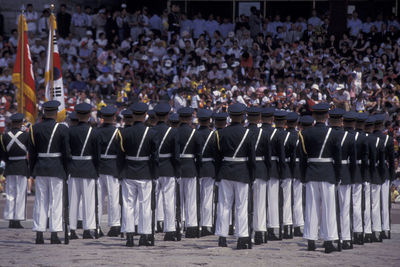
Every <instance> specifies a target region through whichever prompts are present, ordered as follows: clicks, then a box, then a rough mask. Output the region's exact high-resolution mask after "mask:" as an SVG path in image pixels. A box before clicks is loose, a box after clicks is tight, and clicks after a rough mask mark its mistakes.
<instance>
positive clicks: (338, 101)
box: [332, 84, 350, 111]
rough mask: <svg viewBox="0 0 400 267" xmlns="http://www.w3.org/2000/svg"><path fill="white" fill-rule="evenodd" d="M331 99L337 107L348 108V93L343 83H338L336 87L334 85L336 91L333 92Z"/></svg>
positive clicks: (347, 109)
mask: <svg viewBox="0 0 400 267" xmlns="http://www.w3.org/2000/svg"><path fill="white" fill-rule="evenodd" d="M332 100H333V103H335V105H336V107H337V108H341V109H344V110H346V111H349V110H350V93H349V92H348V91H347V90H345V87H344V85H343V84H339V85H338V87H336V92H335V93H334V95H333V99H332Z"/></svg>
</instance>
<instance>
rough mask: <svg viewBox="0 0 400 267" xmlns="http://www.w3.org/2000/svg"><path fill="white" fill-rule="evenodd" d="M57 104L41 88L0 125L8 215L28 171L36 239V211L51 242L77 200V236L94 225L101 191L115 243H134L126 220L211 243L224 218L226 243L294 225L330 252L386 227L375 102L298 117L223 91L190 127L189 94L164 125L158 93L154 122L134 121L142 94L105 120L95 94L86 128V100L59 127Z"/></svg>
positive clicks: (18, 205)
mask: <svg viewBox="0 0 400 267" xmlns="http://www.w3.org/2000/svg"><path fill="white" fill-rule="evenodd" d="M58 106H59V103H58V102H57V101H49V102H46V103H45V104H44V105H43V108H44V118H43V120H42V121H41V122H39V123H37V124H35V125H33V126H31V127H30V129H29V132H22V131H21V130H20V127H21V124H22V121H23V115H22V114H15V115H13V116H12V117H11V120H12V129H11V130H10V131H8V132H7V133H6V134H4V135H3V136H2V137H1V150H2V159H3V160H5V161H6V169H5V176H6V177H7V206H6V209H5V219H7V220H10V227H13V228H18V227H20V223H19V221H20V220H24V219H25V198H26V195H25V192H26V177H28V176H29V175H31V176H32V177H34V178H35V181H36V182H35V186H36V196H35V203H34V212H33V230H34V231H36V233H37V235H36V243H37V244H42V243H44V239H43V232H45V231H46V227H47V223H48V227H49V230H50V232H51V243H52V244H59V243H60V240H59V238H58V236H57V232H61V231H63V227H64V231H65V233H66V235H65V239H66V240H69V239H77V238H79V237H78V235H77V232H76V229H77V221H78V217H79V211H80V209H81V213H82V220H83V230H84V231H83V238H84V239H85V238H93V235H94V236H95V237H96V238H97V237H99V236H100V235H102V232H101V230H100V218H101V215H102V202H103V200H104V198H105V195H108V224H109V226H110V227H111V228H110V231H109V233H108V235H109V236H117V235H119V234H120V232H121V233H126V239H127V241H126V245H127V246H133V245H134V234H135V233H138V234H140V239H139V245H147V246H148V245H154V233H155V228H156V225H157V226H158V227H157V228H162V229H163V231H164V232H165V235H164V241H179V240H181V235H182V233H183V231H184V230H185V237H186V238H195V237H200V236H206V235H211V234H215V235H217V236H219V240H218V245H219V246H221V247H226V246H227V241H226V238H227V236H228V235H229V233H230V232H231V231H234V232H235V236H236V237H237V238H238V239H237V248H238V249H245V248H251V247H252V244H256V245H260V244H262V243H266V242H267V241H268V240H281V239H282V238H293V235H294V236H303V237H304V238H305V239H307V240H308V250H310V251H312V250H315V249H316V245H315V241H316V240H318V239H319V238H321V239H323V240H324V241H325V242H324V248H325V252H327V253H330V252H332V251H336V250H341V249H351V248H353V244H358V245H362V244H364V242H381V241H382V239H384V238H390V211H389V208H390V201H389V185H390V181H391V180H393V179H394V145H393V139H392V137H390V136H388V135H385V134H383V133H382V128H383V122H384V116H383V115H371V116H368V114H365V113H354V112H346V113H345V112H344V111H343V110H341V109H332V110H329V109H330V106H329V105H328V104H325V103H321V104H317V105H314V106H313V116H312V117H311V116H303V117H301V118H299V116H298V114H297V113H295V112H291V113H287V112H285V111H279V110H275V109H273V108H256V107H250V108H246V107H245V106H244V105H241V104H232V105H231V106H229V108H228V113H229V114H226V113H217V114H212V112H211V111H209V110H205V109H200V110H198V111H197V119H198V122H199V127H198V128H197V129H195V128H193V127H192V125H191V123H192V121H193V113H194V111H193V109H192V108H188V107H185V108H181V109H180V110H179V111H178V114H179V121H180V124H179V126H175V127H171V126H169V125H168V124H167V120H168V115H169V113H170V110H171V107H170V106H169V105H168V104H165V103H160V104H157V105H156V106H155V107H154V109H153V111H154V113H155V117H156V120H157V122H156V123H154V124H152V125H146V124H145V120H146V117H147V112H148V106H147V105H146V104H144V103H135V104H133V105H132V106H131V107H130V109H129V110H126V111H124V114H125V115H124V116H125V117H124V118H125V126H124V128H122V129H118V128H115V126H114V121H115V114H116V111H117V110H116V109H115V108H113V107H103V108H102V109H101V116H102V120H103V123H102V125H101V126H100V127H99V128H93V127H91V126H90V125H89V124H88V120H89V117H90V112H91V109H92V107H91V106H90V105H89V104H86V103H82V104H79V105H76V107H75V113H74V116H71V118H70V119H71V120H74V121H75V123H74V125H73V126H71V127H70V128H67V127H66V126H65V125H63V124H60V123H57V122H56V118H57V110H58ZM228 115H229V117H230V124H229V125H228V126H227V117H228ZM246 115H247V116H246ZM212 116H214V120H215V124H214V129H211V128H210V127H211V124H210V121H211V120H210V119H211V117H212ZM328 117H329V121H328V125H327V120H328ZM245 121H247V123H246V126H247V127H245ZM273 124H275V125H274V126H273ZM28 155H29V160H28ZM303 188H305V194H304V195H305V199H303V193H304V190H303ZM63 196H64V199H63ZM304 200H305V201H304ZM303 202H305V207H304V206H303ZM63 204H64V206H63ZM63 207H64V212H63ZM232 208H233V209H232ZM121 210H122V214H121ZM303 211H304V214H305V216H304V217H305V218H304V219H303ZM63 213H64V226H63ZM233 214H234V216H233ZM233 217H234V219H233ZM48 219H49V222H47V221H48ZM160 221H162V224H161V223H160ZM157 222H158V223H157ZM136 224H137V225H138V226H137V228H135V225H136ZM231 224H234V225H233V227H232V226H231ZM302 228H303V229H304V230H303V231H304V234H303V232H302ZM293 230H294V231H293ZM336 240H338V242H337V243H338V245H337V247H335V245H334V242H333V241H336Z"/></svg>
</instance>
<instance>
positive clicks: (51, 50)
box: [49, 4, 54, 100]
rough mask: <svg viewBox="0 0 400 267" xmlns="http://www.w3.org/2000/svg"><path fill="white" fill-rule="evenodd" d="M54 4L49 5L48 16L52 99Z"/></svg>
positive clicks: (51, 95)
mask: <svg viewBox="0 0 400 267" xmlns="http://www.w3.org/2000/svg"><path fill="white" fill-rule="evenodd" d="M53 10H54V4H51V5H50V17H49V26H50V34H51V45H50V47H51V49H50V73H49V74H50V77H49V79H50V99H49V100H53V95H54V75H53V68H54V67H53V66H54V27H53V26H54V15H53Z"/></svg>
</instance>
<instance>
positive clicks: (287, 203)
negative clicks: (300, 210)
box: [281, 178, 293, 225]
mask: <svg viewBox="0 0 400 267" xmlns="http://www.w3.org/2000/svg"><path fill="white" fill-rule="evenodd" d="M281 186H282V193H283V203H282V207H283V209H282V212H283V214H282V223H283V225H292V224H293V220H292V179H291V178H286V179H284V180H283V181H282V184H281Z"/></svg>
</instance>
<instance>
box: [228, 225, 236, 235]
mask: <svg viewBox="0 0 400 267" xmlns="http://www.w3.org/2000/svg"><path fill="white" fill-rule="evenodd" d="M234 234H235V230H234V229H233V225H229V232H228V235H234Z"/></svg>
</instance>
